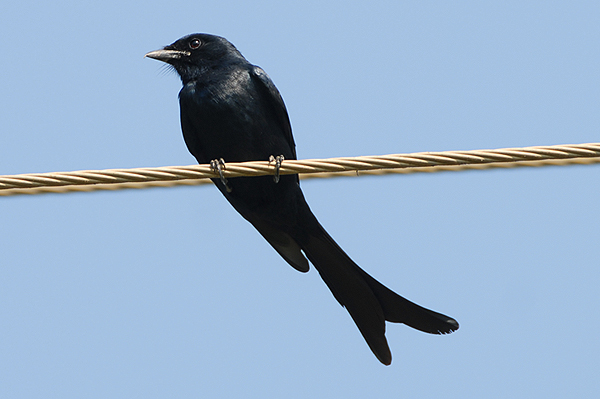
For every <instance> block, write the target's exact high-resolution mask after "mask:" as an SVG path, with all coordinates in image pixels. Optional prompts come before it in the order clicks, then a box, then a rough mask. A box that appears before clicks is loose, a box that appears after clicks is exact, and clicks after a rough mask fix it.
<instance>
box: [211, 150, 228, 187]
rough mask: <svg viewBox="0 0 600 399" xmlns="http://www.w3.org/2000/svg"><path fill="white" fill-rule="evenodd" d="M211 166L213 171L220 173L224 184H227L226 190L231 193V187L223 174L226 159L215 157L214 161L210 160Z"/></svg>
mask: <svg viewBox="0 0 600 399" xmlns="http://www.w3.org/2000/svg"><path fill="white" fill-rule="evenodd" d="M210 168H211V169H212V171H213V172H215V173H218V174H219V177H220V178H221V183H223V185H224V186H225V190H227V192H228V193H230V192H231V187H229V185H228V184H227V179H226V178H225V175H224V174H223V171H224V170H225V160H224V159H223V158H219V159H213V160H212V161H210Z"/></svg>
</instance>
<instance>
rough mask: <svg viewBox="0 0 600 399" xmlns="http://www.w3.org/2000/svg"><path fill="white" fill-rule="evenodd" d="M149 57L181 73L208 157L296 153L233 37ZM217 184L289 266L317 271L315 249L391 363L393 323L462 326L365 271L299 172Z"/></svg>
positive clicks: (264, 85) (189, 112)
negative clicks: (328, 225)
mask: <svg viewBox="0 0 600 399" xmlns="http://www.w3.org/2000/svg"><path fill="white" fill-rule="evenodd" d="M148 56H149V57H151V58H156V59H159V60H161V61H164V62H167V63H169V64H170V65H172V66H173V67H174V68H175V69H176V71H177V72H178V74H179V76H180V77H181V80H182V82H183V88H182V89H181V92H180V93H179V102H180V108H181V126H182V130H183V135H184V138H185V142H186V144H187V147H188V149H189V151H190V152H191V153H192V154H193V155H194V157H196V159H197V161H198V162H199V163H202V164H206V163H209V162H210V161H211V160H215V159H220V158H223V159H224V160H225V161H226V162H241V161H253V160H263V161H264V160H268V159H269V157H270V156H278V155H283V156H284V157H285V159H296V149H295V144H294V138H293V136H292V129H291V126H290V121H289V117H288V113H287V110H286V108H285V105H284V102H283V100H282V98H281V95H280V94H279V91H278V90H277V88H276V87H275V85H274V84H273V82H272V81H271V79H270V78H269V77H268V76H267V74H266V73H265V72H264V71H263V70H262V69H260V68H259V67H257V66H254V65H252V64H250V63H249V62H248V61H246V59H245V58H244V57H243V56H242V55H241V54H240V53H239V51H238V50H237V49H236V48H235V47H234V46H233V45H232V44H231V43H230V42H228V41H227V40H226V39H224V38H222V37H218V36H213V35H207V34H192V35H189V36H186V37H184V38H182V39H180V40H178V41H176V42H175V43H173V44H171V45H170V46H167V47H165V48H164V49H163V50H159V51H156V52H151V53H148ZM213 182H214V183H215V185H216V186H217V187H218V188H219V190H220V191H221V192H222V193H223V195H224V196H225V197H226V198H227V200H228V201H229V202H230V203H231V205H233V207H234V208H235V209H236V210H237V211H238V212H239V213H240V214H241V215H242V216H243V217H244V218H245V219H246V220H248V221H249V222H250V223H252V225H253V226H254V227H255V228H256V229H257V230H258V231H259V232H260V233H261V234H262V235H263V237H264V238H265V239H266V240H267V241H268V242H269V243H270V244H271V245H272V246H273V248H275V250H276V251H277V252H278V253H279V254H280V255H281V256H282V257H283V258H284V259H285V260H286V261H287V262H288V263H289V264H290V265H292V266H293V267H294V268H296V269H297V270H299V271H303V272H305V271H308V262H307V261H306V258H305V257H304V255H306V257H307V258H308V259H309V260H310V262H311V263H312V264H313V265H314V266H315V268H316V269H317V270H318V271H319V273H320V275H321V277H322V278H323V280H324V281H325V283H326V284H327V286H328V287H329V289H330V290H331V292H332V293H333V295H334V297H335V298H336V299H337V300H338V302H339V303H340V304H341V305H342V306H344V307H345V308H346V309H347V310H348V312H349V313H350V315H351V317H352V319H353V320H354V322H355V323H356V325H357V326H358V328H359V330H360V332H361V333H362V335H363V336H364V338H365V340H366V341H367V343H368V345H369V347H370V348H371V350H372V351H373V353H374V354H375V355H376V356H377V358H378V359H379V360H380V361H381V362H382V363H384V364H390V363H391V360H392V356H391V353H390V350H389V347H388V344H387V340H386V338H385V321H386V320H387V321H391V322H396V323H404V324H407V325H409V326H411V327H413V328H416V329H418V330H421V331H425V332H428V333H433V334H443V333H450V332H452V331H455V330H456V329H458V323H457V322H456V320H454V319H452V318H450V317H448V316H445V315H442V314H440V313H436V312H433V311H431V310H428V309H425V308H423V307H421V306H419V305H416V304H414V303H412V302H410V301H408V300H406V299H404V298H402V297H401V296H399V295H397V294H396V293H394V292H393V291H391V290H389V289H388V288H387V287H385V286H384V285H382V284H381V283H379V282H378V281H377V280H375V279H374V278H373V277H371V276H370V275H368V274H367V273H366V272H365V271H364V270H362V269H361V268H360V267H358V265H356V264H355V263H354V262H353V261H352V259H350V257H348V255H346V253H345V252H344V251H343V250H342V249H341V248H340V247H339V246H338V245H337V244H336V242H335V241H334V240H333V239H332V238H331V236H329V234H328V233H327V232H326V231H325V229H324V228H323V227H322V226H321V225H320V224H319V222H318V221H317V219H316V217H315V216H314V215H313V213H312V212H311V210H310V208H309V206H308V204H307V202H306V200H305V199H304V195H303V193H302V191H301V189H300V185H299V182H298V177H297V176H296V175H287V176H281V178H280V181H279V182H278V183H275V182H274V180H273V177H272V176H263V177H243V178H232V179H229V182H228V186H229V188H230V190H227V189H226V187H225V185H224V184H223V183H222V182H221V180H220V179H213Z"/></svg>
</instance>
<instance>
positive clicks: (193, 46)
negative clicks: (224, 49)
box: [190, 39, 202, 50]
mask: <svg viewBox="0 0 600 399" xmlns="http://www.w3.org/2000/svg"><path fill="white" fill-rule="evenodd" d="M200 44H202V42H200V39H192V40H190V48H191V49H192V50H195V49H197V48H198V47H200Z"/></svg>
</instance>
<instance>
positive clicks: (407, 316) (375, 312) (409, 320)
mask: <svg viewBox="0 0 600 399" xmlns="http://www.w3.org/2000/svg"><path fill="white" fill-rule="evenodd" d="M319 228H320V229H319V230H320V231H318V234H312V235H310V236H309V237H308V239H307V241H306V242H303V245H302V249H303V250H304V253H305V254H306V256H307V257H308V259H309V260H310V261H311V263H312V264H313V265H314V266H315V268H316V269H317V270H318V271H319V274H320V275H321V277H322V278H323V280H324V281H325V284H327V286H328V287H329V289H330V290H331V292H332V293H333V296H334V297H335V298H336V299H337V300H338V302H339V303H340V304H341V305H342V306H344V307H345V308H346V309H347V310H348V312H349V313H350V316H351V317H352V319H353V320H354V322H355V323H356V325H357V326H358V329H359V330H360V332H361V333H362V335H363V337H364V338H365V340H366V341H367V344H368V345H369V347H370V348H371V350H372V351H373V353H374V354H375V356H377V359H379V361H380V362H381V363H383V364H385V365H389V364H391V362H392V354H391V352H390V348H389V346H388V343H387V340H386V338H385V321H386V320H387V321H390V322H394V323H404V324H406V325H408V326H410V327H413V328H415V329H417V330H420V331H424V332H427V333H431V334H448V333H451V332H453V331H456V330H457V329H458V322H457V321H456V320H454V319H453V318H451V317H448V316H445V315H443V314H441V313H437V312H434V311H432V310H429V309H425V308H423V307H421V306H419V305H417V304H415V303H413V302H410V301H409V300H407V299H405V298H403V297H401V296H400V295H398V294H396V293H395V292H393V291H392V290H390V289H389V288H387V287H386V286H384V285H383V284H381V283H380V282H379V281H377V280H375V279H374V278H373V277H371V276H370V275H369V274H367V272H365V271H364V270H362V269H361V268H360V267H359V266H358V265H357V264H356V263H354V261H352V259H350V257H349V256H348V255H346V253H345V252H344V251H343V250H342V249H341V248H340V247H339V245H337V243H336V242H335V241H334V240H333V238H331V236H329V234H328V233H327V232H326V231H325V229H323V227H321V226H320V225H319Z"/></svg>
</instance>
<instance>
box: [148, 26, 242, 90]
mask: <svg viewBox="0 0 600 399" xmlns="http://www.w3.org/2000/svg"><path fill="white" fill-rule="evenodd" d="M145 56H146V57H148V58H154V59H156V60H159V61H163V62H166V63H167V64H170V65H172V66H173V67H174V68H175V70H176V71H177V73H178V74H179V76H180V77H181V79H182V80H183V81H184V83H185V82H186V81H188V80H191V79H193V78H195V77H197V76H199V75H201V74H203V73H204V72H206V71H207V70H209V69H213V68H217V67H223V66H224V65H228V64H232V63H235V62H247V61H246V59H245V58H244V57H243V56H242V54H240V52H239V51H238V50H237V49H236V48H235V46H234V45H233V44H231V43H230V42H229V41H228V40H227V39H225V38H223V37H220V36H215V35H209V34H206V33H193V34H191V35H187V36H184V37H182V38H181V39H179V40H177V41H176V42H175V43H173V44H170V45H168V46H166V47H164V48H163V49H162V50H156V51H151V52H149V53H148V54H146V55H145Z"/></svg>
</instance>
